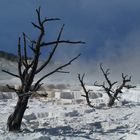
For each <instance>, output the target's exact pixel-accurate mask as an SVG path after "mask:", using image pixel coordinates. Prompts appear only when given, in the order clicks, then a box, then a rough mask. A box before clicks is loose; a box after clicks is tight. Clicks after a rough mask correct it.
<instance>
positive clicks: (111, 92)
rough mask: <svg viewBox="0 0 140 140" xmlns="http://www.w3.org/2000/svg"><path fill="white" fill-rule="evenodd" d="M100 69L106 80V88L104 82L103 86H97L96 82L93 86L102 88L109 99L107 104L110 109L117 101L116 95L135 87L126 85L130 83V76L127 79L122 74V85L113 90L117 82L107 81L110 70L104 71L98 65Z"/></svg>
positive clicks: (126, 76)
mask: <svg viewBox="0 0 140 140" xmlns="http://www.w3.org/2000/svg"><path fill="white" fill-rule="evenodd" d="M100 69H101V71H102V73H103V75H104V77H105V80H106V83H107V85H108V86H106V83H105V82H103V84H98V83H97V82H95V83H94V86H98V87H102V88H103V89H104V90H105V92H106V93H107V95H108V97H109V102H108V106H109V107H112V106H113V105H114V102H115V100H119V98H118V94H119V93H123V92H122V89H123V88H127V89H130V88H135V87H136V86H132V85H129V84H127V83H129V82H131V76H130V77H129V76H128V75H124V74H123V73H122V83H121V84H120V85H117V87H116V88H115V87H114V86H115V85H116V84H118V82H117V81H115V82H111V81H110V80H109V78H108V76H109V74H110V69H107V70H106V71H105V70H104V69H103V67H102V64H100Z"/></svg>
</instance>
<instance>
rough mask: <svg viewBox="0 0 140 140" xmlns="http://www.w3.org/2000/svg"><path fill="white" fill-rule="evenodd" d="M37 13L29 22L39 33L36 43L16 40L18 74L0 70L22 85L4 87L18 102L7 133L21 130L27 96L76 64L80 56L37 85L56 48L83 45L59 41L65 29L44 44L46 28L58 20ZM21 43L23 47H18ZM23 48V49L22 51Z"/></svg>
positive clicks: (53, 71) (26, 37) (29, 40)
mask: <svg viewBox="0 0 140 140" xmlns="http://www.w3.org/2000/svg"><path fill="white" fill-rule="evenodd" d="M36 13H37V23H34V22H32V25H33V27H34V28H35V29H37V30H38V31H39V35H38V37H37V39H36V40H32V39H31V38H30V37H28V36H27V35H26V34H25V33H23V35H22V38H21V37H19V39H18V74H14V73H12V72H9V71H7V70H2V71H3V72H5V73H7V74H9V75H11V76H14V77H16V78H18V79H19V80H20V81H21V86H20V88H19V89H15V88H14V87H11V86H10V85H7V86H8V88H9V89H11V90H13V91H14V92H16V93H17V95H18V101H17V104H16V106H15V110H14V112H13V113H12V114H11V115H10V116H9V118H8V120H7V128H8V130H9V131H19V130H20V128H21V122H22V118H23V115H24V112H25V110H26V108H27V104H28V100H29V98H30V96H31V95H32V94H33V93H34V92H36V91H37V90H38V89H39V88H40V87H41V85H42V81H43V80H44V79H45V78H47V77H48V76H50V75H52V74H54V73H68V72H66V71H64V70H63V68H65V67H67V66H69V65H71V63H72V62H73V61H75V60H76V59H77V58H78V57H79V56H80V54H79V55H77V56H76V57H74V58H72V59H71V60H69V61H68V62H67V63H65V64H63V65H60V66H58V67H57V68H55V69H53V70H52V71H51V72H48V73H46V74H45V75H43V76H42V77H41V78H40V79H38V80H37V81H34V80H35V76H36V75H37V74H38V73H40V72H41V71H42V70H43V69H44V68H45V67H46V66H48V64H49V63H50V61H51V59H52V57H53V55H54V54H55V52H56V49H57V48H58V46H59V44H62V43H67V44H84V42H82V41H69V40H62V39H61V35H62V32H63V29H64V25H63V26H62V28H61V29H60V31H59V33H58V37H57V39H56V40H54V41H50V42H45V41H44V36H45V25H46V23H48V22H50V21H57V20H60V19H59V18H44V19H42V18H41V12H40V8H38V9H36ZM21 39H22V40H23V46H21ZM22 47H23V48H22ZM48 47H50V49H51V51H50V53H49V54H48V56H47V58H46V60H45V62H44V63H43V64H40V63H39V61H40V56H41V50H42V48H48ZM29 50H31V51H32V54H33V57H30V60H29V59H28V58H29V56H28V55H29V54H28V51H29Z"/></svg>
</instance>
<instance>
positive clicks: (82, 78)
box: [78, 74, 94, 108]
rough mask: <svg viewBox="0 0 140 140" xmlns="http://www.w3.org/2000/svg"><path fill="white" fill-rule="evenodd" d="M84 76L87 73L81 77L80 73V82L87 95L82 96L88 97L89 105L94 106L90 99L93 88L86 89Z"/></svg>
mask: <svg viewBox="0 0 140 140" xmlns="http://www.w3.org/2000/svg"><path fill="white" fill-rule="evenodd" d="M84 76H85V74H83V75H82V77H81V75H80V74H78V79H79V81H80V84H81V87H82V88H83V91H84V93H85V95H82V96H83V97H85V98H86V101H87V104H88V106H90V107H92V108H93V107H94V106H93V105H92V104H91V101H90V99H89V93H90V92H91V91H92V90H87V89H86V87H85V83H84Z"/></svg>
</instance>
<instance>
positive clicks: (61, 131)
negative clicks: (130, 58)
mask: <svg viewBox="0 0 140 140" xmlns="http://www.w3.org/2000/svg"><path fill="white" fill-rule="evenodd" d="M95 90H96V92H97V93H100V92H103V91H101V90H100V89H95ZM13 97H15V96H12V98H13ZM107 100H108V97H107V96H106V94H105V93H103V96H102V97H99V98H95V99H92V102H93V104H94V105H95V106H96V107H97V108H98V109H92V108H90V107H88V106H87V105H86V102H85V101H84V102H82V103H81V104H76V103H75V102H71V104H69V105H64V104H63V103H62V102H63V101H64V99H63V100H61V102H60V101H59V102H58V101H57V100H56V101H48V100H45V99H40V100H39V99H30V101H29V105H28V106H29V108H28V109H27V110H26V112H25V115H24V119H23V123H22V129H23V131H22V132H21V133H9V132H7V131H6V121H7V118H8V116H9V115H10V113H12V112H13V109H14V106H15V104H16V98H15V99H0V110H1V111H0V140H139V139H140V89H139V87H137V88H136V89H131V90H125V93H123V94H122V96H121V100H120V102H118V101H117V103H116V104H115V106H114V107H112V108H108V107H107V106H104V104H106V103H107ZM99 106H100V107H99Z"/></svg>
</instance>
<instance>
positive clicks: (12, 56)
mask: <svg viewBox="0 0 140 140" xmlns="http://www.w3.org/2000/svg"><path fill="white" fill-rule="evenodd" d="M0 58H4V59H6V60H10V61H14V62H15V61H17V60H18V57H17V55H15V54H12V53H9V52H5V51H0Z"/></svg>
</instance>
